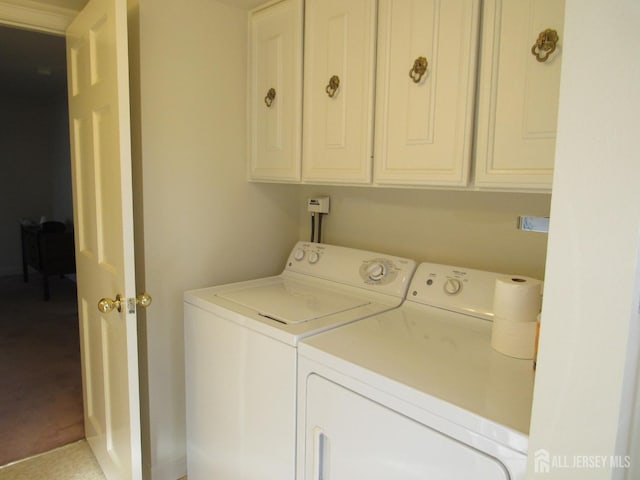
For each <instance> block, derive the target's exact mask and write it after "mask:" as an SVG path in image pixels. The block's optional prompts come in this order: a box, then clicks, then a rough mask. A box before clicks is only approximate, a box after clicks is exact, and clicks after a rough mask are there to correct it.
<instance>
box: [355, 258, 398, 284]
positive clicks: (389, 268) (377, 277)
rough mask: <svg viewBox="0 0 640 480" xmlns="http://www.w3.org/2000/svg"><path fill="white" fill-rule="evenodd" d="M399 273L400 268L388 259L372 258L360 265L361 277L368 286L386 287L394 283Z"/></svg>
mask: <svg viewBox="0 0 640 480" xmlns="http://www.w3.org/2000/svg"><path fill="white" fill-rule="evenodd" d="M398 272H399V269H398V267H396V265H395V264H394V263H393V261H392V260H390V259H388V258H372V259H371V260H365V261H364V262H362V265H360V277H361V278H362V281H363V282H364V283H367V284H371V285H373V284H379V285H384V284H386V283H390V282H393V281H394V280H395V278H396V277H397V275H398Z"/></svg>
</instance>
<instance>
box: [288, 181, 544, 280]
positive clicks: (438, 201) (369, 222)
mask: <svg viewBox="0 0 640 480" xmlns="http://www.w3.org/2000/svg"><path fill="white" fill-rule="evenodd" d="M321 194H327V195H329V196H330V198H331V210H330V213H329V215H327V216H326V217H325V220H323V238H324V240H325V241H326V242H327V243H336V244H342V245H348V246H350V247H357V248H364V249H368V250H374V251H381V252H387V253H392V254H395V255H401V256H406V257H410V258H413V259H415V260H417V261H419V262H426V261H428V262H435V263H446V264H453V265H460V266H466V267H470V268H478V269H482V270H491V271H498V272H504V273H517V274H520V275H529V276H532V277H536V278H541V279H542V278H544V264H545V257H546V248H547V235H546V234H542V233H530V232H522V231H520V230H518V229H517V228H516V217H517V216H518V215H521V214H527V215H536V216H548V215H549V203H550V195H546V194H545V195H543V194H515V193H494V192H464V191H442V190H409V189H383V188H366V187H364V188H362V187H320V186H305V187H302V188H301V193H300V195H301V198H300V200H299V204H300V209H299V212H300V224H299V236H300V238H302V239H308V238H309V235H310V228H311V227H310V222H311V221H310V220H309V214H308V213H307V211H306V208H305V207H304V205H305V200H306V198H307V197H309V196H314V195H321Z"/></svg>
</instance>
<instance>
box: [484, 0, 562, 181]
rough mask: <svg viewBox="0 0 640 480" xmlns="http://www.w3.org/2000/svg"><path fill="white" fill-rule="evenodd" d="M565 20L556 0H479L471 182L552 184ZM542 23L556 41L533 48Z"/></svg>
mask: <svg viewBox="0 0 640 480" xmlns="http://www.w3.org/2000/svg"><path fill="white" fill-rule="evenodd" d="M563 24H564V1H561V0H519V1H504V0H487V1H485V2H484V27H483V29H484V36H483V39H482V46H481V70H480V89H479V99H478V100H479V103H478V120H477V140H476V142H477V146H476V185H477V186H479V187H497V188H522V189H543V190H544V189H550V188H551V181H552V176H553V160H554V156H555V138H556V123H557V111H558V96H559V90H560V67H561V58H562V41H563V33H564V32H563V29H562V28H563ZM548 29H550V30H554V31H555V32H556V33H557V35H558V41H557V42H555V47H552V46H551V44H552V43H553V42H547V44H546V46H545V44H544V43H543V48H542V49H538V48H535V49H533V48H532V47H534V45H535V44H536V42H537V39H538V37H539V35H540V34H541V33H542V32H544V31H545V30H548ZM549 40H550V39H549ZM545 48H548V49H549V50H545ZM552 48H554V50H551V49H552ZM534 53H538V56H539V57H540V58H539V59H538V58H536V55H535V54H534ZM545 58H546V60H545Z"/></svg>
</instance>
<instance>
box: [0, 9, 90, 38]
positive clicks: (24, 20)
mask: <svg viewBox="0 0 640 480" xmlns="http://www.w3.org/2000/svg"><path fill="white" fill-rule="evenodd" d="M36 5H37V6H36ZM78 13H79V11H77V10H71V9H68V8H62V7H56V6H54V5H47V4H46V3H40V2H37V4H36V3H34V2H32V1H31V2H30V1H25V0H11V1H7V0H0V25H6V26H9V27H16V28H24V29H26V30H35V31H38V32H43V33H52V34H55V35H59V36H61V37H63V36H64V34H65V31H66V29H67V27H68V26H69V24H70V23H71V21H72V20H73V19H74V18H75V16H76V15H77V14H78Z"/></svg>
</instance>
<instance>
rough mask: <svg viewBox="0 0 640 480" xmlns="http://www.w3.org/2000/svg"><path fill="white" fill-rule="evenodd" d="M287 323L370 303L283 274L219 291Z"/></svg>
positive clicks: (264, 314) (360, 298) (240, 303)
mask: <svg viewBox="0 0 640 480" xmlns="http://www.w3.org/2000/svg"><path fill="white" fill-rule="evenodd" d="M218 296H219V297H220V298H224V299H227V300H230V301H232V302H234V303H237V304H239V305H242V306H244V307H247V308H250V309H252V310H254V311H256V312H257V313H258V314H259V315H261V316H263V317H266V318H269V319H271V320H275V321H277V322H280V323H284V324H296V323H303V322H307V321H309V320H314V319H318V318H323V317H326V316H328V315H334V314H336V313H340V312H344V311H347V310H352V309H354V308H358V307H362V306H364V305H369V304H370V303H371V302H370V301H369V300H368V299H366V298H363V297H358V296H355V295H348V294H344V293H341V292H338V291H336V290H331V289H326V288H322V287H318V286H314V287H313V288H312V287H310V286H309V285H305V284H302V283H300V282H296V281H292V280H289V279H286V278H281V279H279V281H277V282H274V283H270V284H266V285H265V284H262V285H253V286H245V287H240V288H238V289H233V290H225V291H222V292H220V293H219V294H218Z"/></svg>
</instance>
